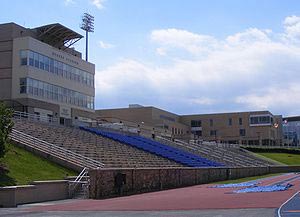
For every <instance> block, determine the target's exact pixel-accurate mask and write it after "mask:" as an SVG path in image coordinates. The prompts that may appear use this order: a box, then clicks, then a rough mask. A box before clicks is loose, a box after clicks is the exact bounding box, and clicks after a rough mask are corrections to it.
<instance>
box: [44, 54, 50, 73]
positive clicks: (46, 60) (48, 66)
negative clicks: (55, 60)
mask: <svg viewBox="0 0 300 217" xmlns="http://www.w3.org/2000/svg"><path fill="white" fill-rule="evenodd" d="M44 64H45V70H46V71H48V72H49V70H50V60H49V57H46V56H45V57H44Z"/></svg>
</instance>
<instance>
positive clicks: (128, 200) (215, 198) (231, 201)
mask: <svg viewBox="0 0 300 217" xmlns="http://www.w3.org/2000/svg"><path fill="white" fill-rule="evenodd" d="M260 182H261V184H259V185H270V184H275V183H279V182H282V183H287V182H288V183H291V184H293V185H294V186H293V187H291V188H290V189H288V190H286V191H281V192H265V193H262V192H259V193H240V194H236V193H232V192H233V190H236V189H237V188H225V189H224V188H210V187H211V186H213V185H212V184H205V185H197V186H192V187H186V188H179V189H172V190H166V191H160V192H152V193H144V194H139V195H132V196H126V197H119V198H112V199H105V200H71V201H70V202H64V203H58V204H55V205H45V206H33V207H30V208H28V209H27V210H28V211H33V212H34V211H37V212H38V211H163V210H201V209H246V208H279V207H280V206H281V205H282V204H283V203H284V202H285V201H287V200H288V199H289V198H290V197H291V196H292V195H294V194H295V193H296V192H298V191H299V190H300V175H299V174H284V175H280V176H275V177H271V178H266V179H261V180H260ZM298 208H300V207H298Z"/></svg>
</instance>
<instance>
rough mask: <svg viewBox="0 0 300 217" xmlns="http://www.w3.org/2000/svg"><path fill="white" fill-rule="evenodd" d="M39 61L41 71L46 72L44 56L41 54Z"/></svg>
mask: <svg viewBox="0 0 300 217" xmlns="http://www.w3.org/2000/svg"><path fill="white" fill-rule="evenodd" d="M39 61H40V69H42V70H44V69H45V64H44V56H43V55H41V54H39Z"/></svg>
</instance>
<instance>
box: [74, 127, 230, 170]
mask: <svg viewBox="0 0 300 217" xmlns="http://www.w3.org/2000/svg"><path fill="white" fill-rule="evenodd" d="M80 129H82V130H85V131H88V132H91V133H95V134H97V135H100V136H103V137H106V138H109V139H112V140H115V141H118V142H121V143H124V144H126V145H130V146H132V147H135V148H138V149H141V150H143V151H146V152H149V153H151V154H155V155H158V156H161V157H164V158H168V159H169V160H173V161H175V162H178V163H181V164H183V165H186V166H189V167H222V166H225V165H223V164H221V163H218V162H214V161H211V160H208V159H206V158H203V157H200V156H198V155H195V154H192V153H189V152H186V151H183V150H181V149H178V148H174V147H171V146H168V145H165V144H162V143H160V142H157V141H154V140H151V139H147V138H145V137H141V136H128V135H122V134H119V133H113V132H107V131H103V130H99V129H95V128H89V127H80Z"/></svg>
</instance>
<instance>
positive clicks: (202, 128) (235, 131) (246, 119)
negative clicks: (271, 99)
mask: <svg viewBox="0 0 300 217" xmlns="http://www.w3.org/2000/svg"><path fill="white" fill-rule="evenodd" d="M180 121H181V122H182V123H184V124H187V125H189V126H190V127H191V128H190V129H191V135H192V137H194V138H195V139H203V140H207V141H218V142H221V143H232V144H244V145H262V146H275V145H280V144H281V140H282V127H281V126H282V117H281V116H274V115H273V114H272V113H270V112H269V111H255V112H236V113H220V114H201V115H183V116H181V119H180Z"/></svg>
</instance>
